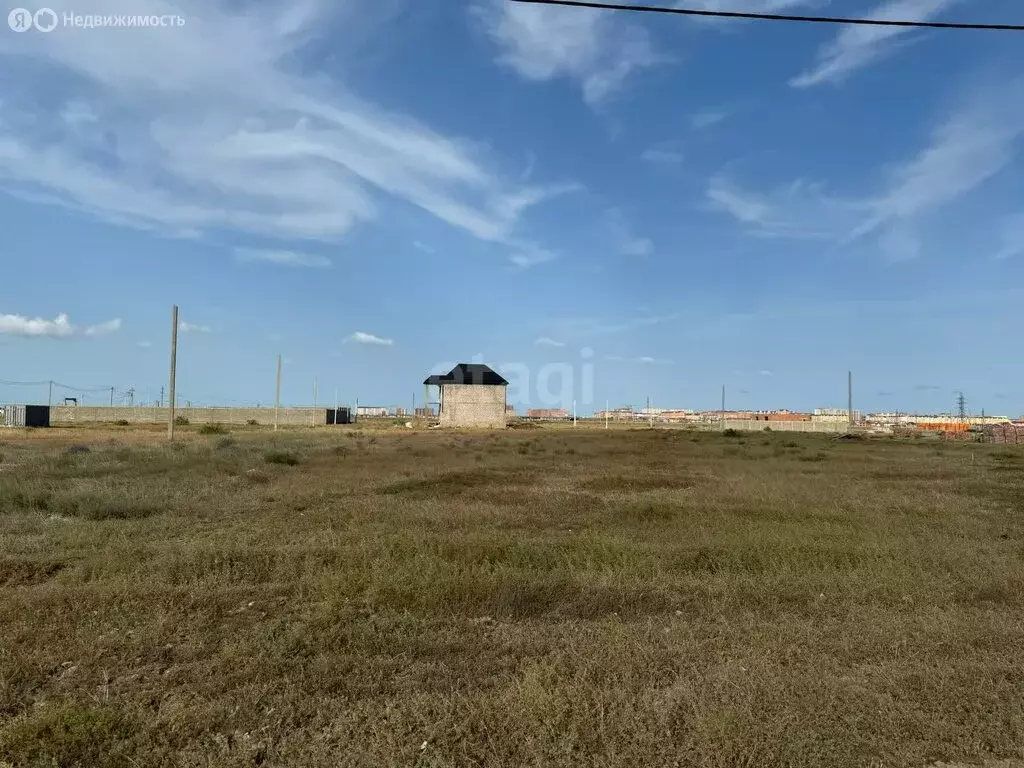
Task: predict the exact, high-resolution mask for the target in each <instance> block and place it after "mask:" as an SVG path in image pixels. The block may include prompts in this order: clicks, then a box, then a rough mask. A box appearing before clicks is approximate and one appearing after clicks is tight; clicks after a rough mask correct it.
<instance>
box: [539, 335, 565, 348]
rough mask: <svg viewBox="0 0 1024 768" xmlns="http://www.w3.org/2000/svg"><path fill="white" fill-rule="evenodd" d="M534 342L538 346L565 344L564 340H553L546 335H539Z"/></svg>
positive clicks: (559, 345) (561, 345) (562, 345)
mask: <svg viewBox="0 0 1024 768" xmlns="http://www.w3.org/2000/svg"><path fill="white" fill-rule="evenodd" d="M534 344H536V345H537V346H538V347H564V346H565V342H564V341H555V340H554V339H552V338H550V337H548V336H541V337H540V338H539V339H537V340H536V341H535V342H534Z"/></svg>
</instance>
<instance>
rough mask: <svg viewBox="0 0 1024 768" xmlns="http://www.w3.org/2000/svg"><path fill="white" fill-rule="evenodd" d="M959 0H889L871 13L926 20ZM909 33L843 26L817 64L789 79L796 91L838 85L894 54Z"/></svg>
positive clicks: (874, 16)
mask: <svg viewBox="0 0 1024 768" xmlns="http://www.w3.org/2000/svg"><path fill="white" fill-rule="evenodd" d="M957 1H958V0H889V2H885V3H883V4H882V5H879V6H878V7H877V8H875V10H874V11H872V12H871V13H870V14H869V18H872V19H879V20H886V21H891V20H898V19H915V20H919V21H927V20H928V19H930V18H932V17H933V16H935V15H937V14H939V13H941V12H942V11H944V10H945V9H946V8H948V7H949V6H951V5H953V3H955V2H957ZM908 31H909V29H908V28H906V27H868V26H849V27H844V28H843V29H842V30H841V31H840V32H839V34H838V35H837V36H836V38H835V40H833V41H832V42H831V43H829V44H828V45H826V46H825V47H824V48H822V50H821V51H820V53H819V55H818V63H817V65H816V66H815V67H814V68H813V69H811V70H808V71H807V72H804V73H802V74H801V75H798V76H797V77H794V78H793V79H792V80H790V83H789V84H790V85H792V86H793V87H795V88H808V87H810V86H814V85H820V84H821V83H827V82H836V81H838V80H841V79H843V78H844V77H846V76H848V75H850V74H851V73H852V72H854V71H855V70H857V69H860V68H861V67H866V66H868V65H869V64H872V63H873V62H875V61H877V60H879V59H880V58H882V57H883V56H885V55H887V54H888V53H891V52H892V51H893V50H894V48H895V43H896V42H897V40H898V38H900V37H902V36H904V35H906V33H907V32H908Z"/></svg>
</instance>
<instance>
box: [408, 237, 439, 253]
mask: <svg viewBox="0 0 1024 768" xmlns="http://www.w3.org/2000/svg"><path fill="white" fill-rule="evenodd" d="M412 247H413V248H416V249H417V250H420V251H423V252H424V253H436V251H434V249H433V248H431V247H430V246H429V245H426V244H425V243H421V242H420V241H419V240H414V241H413V244H412Z"/></svg>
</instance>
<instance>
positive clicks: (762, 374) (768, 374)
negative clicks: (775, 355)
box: [758, 371, 775, 377]
mask: <svg viewBox="0 0 1024 768" xmlns="http://www.w3.org/2000/svg"><path fill="white" fill-rule="evenodd" d="M758 375H760V376H766V377H767V376H774V375H775V374H774V373H772V372H771V371H758Z"/></svg>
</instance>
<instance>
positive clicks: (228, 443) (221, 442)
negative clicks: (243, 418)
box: [217, 437, 235, 451]
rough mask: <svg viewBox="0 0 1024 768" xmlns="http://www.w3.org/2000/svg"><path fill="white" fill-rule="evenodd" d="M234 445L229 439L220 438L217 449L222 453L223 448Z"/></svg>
mask: <svg viewBox="0 0 1024 768" xmlns="http://www.w3.org/2000/svg"><path fill="white" fill-rule="evenodd" d="M234 444H235V441H234V440H233V439H231V438H230V437H222V438H221V439H220V440H218V441H217V449H218V450H221V451H223V450H224V449H225V448H230V447H231V446H233V445H234Z"/></svg>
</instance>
